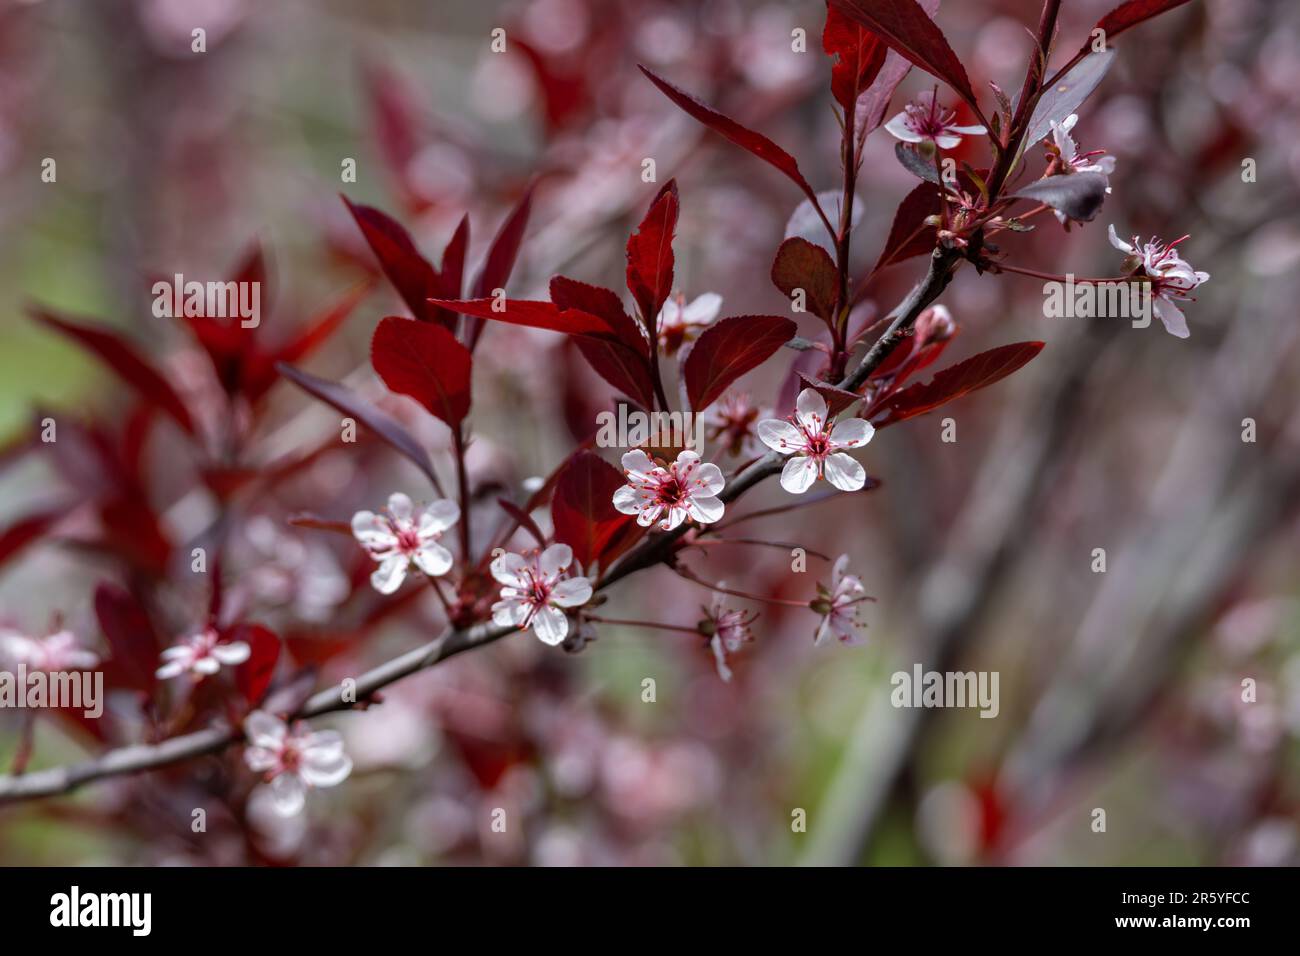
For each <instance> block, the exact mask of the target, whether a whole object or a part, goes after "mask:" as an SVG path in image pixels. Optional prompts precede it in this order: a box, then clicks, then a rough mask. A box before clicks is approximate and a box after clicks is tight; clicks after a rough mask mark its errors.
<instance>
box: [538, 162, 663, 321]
mask: <svg viewBox="0 0 1300 956" xmlns="http://www.w3.org/2000/svg"><path fill="white" fill-rule="evenodd" d="M679 205H680V199H679V198H678V195H677V183H676V181H675V180H671V179H670V180H669V181H668V182H667V183H666V184H665V185H664V187H663V189H661V190H659V194H658V195H657V196H655V200H654V202H652V203H651V204H650V210H649V211H648V212H647V213H646V215H645V218H644V219H642V220H641V225H639V226H637V228H636V231H635V232H634V233H632V235H631V236H629V237H628V240H627V289H628V291H629V292H631V293H632V298H634V299H635V300H636V304H637V308H639V309H640V310H641V319H642V321H643V322H644V323H645V327H646V329H647V330H648V331H649V332H650V334H651V335H652V336H653V335H654V334H655V332H656V330H657V328H658V325H657V323H658V321H659V310H660V309H661V308H663V304H664V302H665V300H667V298H668V296H669V295H671V294H672V291H673V233H674V232H675V231H676V229H677V212H678V207H679ZM552 298H554V296H552Z"/></svg>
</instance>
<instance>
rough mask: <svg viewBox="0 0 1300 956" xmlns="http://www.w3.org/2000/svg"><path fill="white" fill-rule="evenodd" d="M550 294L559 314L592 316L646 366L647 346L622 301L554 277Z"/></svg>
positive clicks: (591, 287)
mask: <svg viewBox="0 0 1300 956" xmlns="http://www.w3.org/2000/svg"><path fill="white" fill-rule="evenodd" d="M670 254H671V252H670ZM550 291H551V302H553V303H554V304H555V305H556V307H557V308H559V309H560V311H561V312H568V311H569V310H570V309H576V310H578V311H579V312H585V313H587V314H588V315H594V316H595V317H596V318H597V319H600V320H601V321H603V322H604V323H605V325H607V326H608V327H609V328H610V329H611V330H613V332H614V335H615V337H616V338H618V340H619V341H620V342H622V343H623V344H624V345H626V346H627V347H628V348H630V349H631V350H632V351H633V352H636V353H638V354H640V355H643V356H645V361H646V362H647V363H648V362H649V352H648V349H649V343H648V342H647V341H646V337H645V336H644V335H642V334H641V329H640V328H639V327H638V326H637V324H636V320H635V319H633V318H632V317H631V316H630V315H628V314H627V312H626V310H624V308H623V301H622V300H621V299H620V298H619V297H618V295H617V294H616V293H614V292H611V291H610V290H609V289H602V288H601V287H600V286H595V285H588V284H587V283H585V282H578V281H577V280H576V279H569V278H567V277H565V276H555V277H554V278H553V279H551V289H550Z"/></svg>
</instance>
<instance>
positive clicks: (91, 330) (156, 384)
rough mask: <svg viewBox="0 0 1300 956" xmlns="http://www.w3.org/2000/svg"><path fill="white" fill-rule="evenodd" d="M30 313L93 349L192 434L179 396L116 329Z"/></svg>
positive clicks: (43, 311) (47, 313)
mask: <svg viewBox="0 0 1300 956" xmlns="http://www.w3.org/2000/svg"><path fill="white" fill-rule="evenodd" d="M29 311H30V314H31V316H32V317H33V318H34V319H36V320H37V321H38V322H41V323H43V324H45V325H47V326H49V327H50V328H52V329H54V330H55V331H57V332H61V333H62V334H64V335H66V336H67V337H68V338H70V339H72V340H73V341H75V342H77V343H78V344H79V345H81V346H83V347H85V348H86V349H88V350H89V351H91V352H93V353H94V354H95V355H97V356H98V357H99V358H100V359H102V360H103V361H104V362H105V364H107V365H108V366H109V368H111V369H112V370H113V371H114V372H116V373H117V374H118V375H119V376H120V377H121V378H122V380H123V381H125V382H126V383H127V384H128V385H130V386H131V387H132V388H134V389H135V390H136V392H137V393H138V394H139V395H140V397H141V398H143V399H144V400H145V401H146V402H148V403H149V404H151V405H154V406H155V407H157V408H160V409H162V410H163V411H164V412H166V413H167V414H168V415H170V416H171V417H172V418H173V419H174V420H175V421H176V423H177V424H178V425H180V426H181V427H182V428H183V429H185V430H186V431H187V432H190V433H191V434H193V432H194V423H193V422H192V421H191V420H190V413H189V412H188V411H187V410H186V409H185V405H184V404H183V403H182V402H181V400H180V397H179V396H178V395H177V394H176V392H175V391H174V390H173V389H172V387H171V386H170V385H169V384H167V380H166V379H164V378H163V377H162V375H160V374H159V373H158V371H157V370H156V369H155V368H154V367H153V366H152V365H150V364H149V363H148V362H146V361H145V360H144V359H142V358H141V357H140V355H139V353H138V352H136V350H135V348H134V347H133V346H131V345H129V344H128V343H127V342H126V340H125V339H123V338H122V337H121V336H120V335H119V334H118V333H117V332H116V331H115V330H113V329H109V328H106V327H104V326H98V325H85V324H81V323H77V322H70V321H68V320H67V319H64V318H61V317H60V316H58V315H56V314H55V313H54V312H52V311H49V310H48V309H43V308H39V307H32V308H31V309H30V310H29Z"/></svg>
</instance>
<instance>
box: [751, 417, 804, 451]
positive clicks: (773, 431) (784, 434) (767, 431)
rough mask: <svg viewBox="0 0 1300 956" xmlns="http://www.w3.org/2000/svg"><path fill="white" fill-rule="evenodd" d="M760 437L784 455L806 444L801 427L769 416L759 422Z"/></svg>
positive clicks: (768, 445)
mask: <svg viewBox="0 0 1300 956" xmlns="http://www.w3.org/2000/svg"><path fill="white" fill-rule="evenodd" d="M758 439H759V441H761V442H762V443H763V444H764V445H766V446H767V447H768V448H770V449H772V450H773V451H779V452H781V453H782V454H783V455H790V454H793V453H794V452H796V451H798V450H800V449H801V448H803V447H804V445H805V444H806V443H805V441H804V437H803V435H802V434H800V432H799V429H797V428H795V427H794V426H793V425H791V424H790V423H789V422H783V421H781V420H780V419H777V418H767V419H764V420H763V421H761V422H759V423H758Z"/></svg>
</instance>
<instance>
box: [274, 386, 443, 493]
mask: <svg viewBox="0 0 1300 956" xmlns="http://www.w3.org/2000/svg"><path fill="white" fill-rule="evenodd" d="M276 368H277V369H278V370H279V372H280V374H281V375H283V376H284V377H285V378H287V379H288V380H289V381H291V382H293V383H294V384H295V385H297V386H298V387H299V388H301V389H302V390H303V391H305V392H307V393H308V394H309V395H312V396H315V397H316V398H319V399H320V400H321V401H322V402H324V403H325V404H327V405H330V406H332V407H334V408H337V409H338V410H339V411H340V412H342V413H343V414H344V415H347V416H348V417H349V418H355V419H356V420H357V421H358V422H360V423H361V424H362V425H365V426H366V428H368V429H370V431H372V432H374V433H375V434H376V435H377V436H379V437H380V438H381V439H383V440H384V441H385V442H387V443H388V444H389V445H390V446H391V447H392V448H393V449H394V450H396V451H398V452H400V453H401V454H402V455H404V456H405V457H406V458H408V459H409V460H410V461H412V462H414V463H415V466H416V467H417V468H419V469H420V471H422V472H424V474H425V476H426V477H428V479H429V481H430V482H431V483H432V484H433V485H434V486H435V487H436V486H437V484H438V479H437V476H436V475H434V473H433V466H432V465H431V464H430V463H429V455H428V453H427V452H426V451H425V450H424V448H422V447H421V446H420V443H419V442H417V441H416V440H415V439H414V438H412V437H411V434H410V432H408V431H407V430H406V429H405V428H403V427H402V426H401V425H399V424H398V423H397V422H396V421H395V420H393V418H391V417H390V416H389V415H387V414H385V413H384V412H382V411H380V410H379V409H378V408H375V406H374V405H371V404H370V403H369V402H368V401H366V400H365V399H364V398H362V397H361V396H360V395H358V394H357V393H356V392H354V391H352V389H350V388H348V387H347V386H346V385H340V384H339V383H338V382H331V381H328V380H327V379H323V378H317V377H316V376H315V375H310V374H308V373H307V372H304V371H302V370H301V369H297V368H294V367H293V366H292V365H284V364H280V365H277V366H276Z"/></svg>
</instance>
